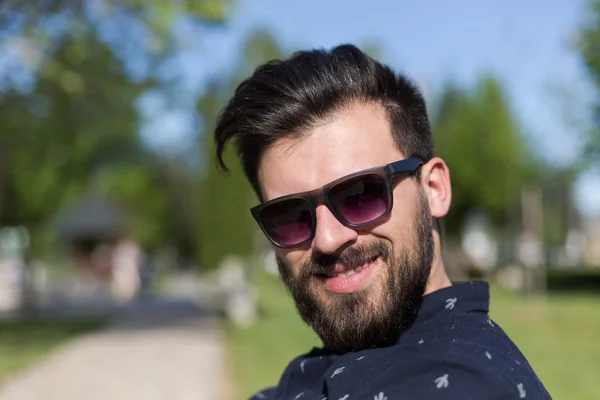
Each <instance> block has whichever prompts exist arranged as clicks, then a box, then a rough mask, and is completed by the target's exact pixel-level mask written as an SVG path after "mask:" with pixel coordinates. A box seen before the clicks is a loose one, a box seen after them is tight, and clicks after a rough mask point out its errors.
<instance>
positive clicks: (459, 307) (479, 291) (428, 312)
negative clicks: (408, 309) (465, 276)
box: [415, 281, 490, 323]
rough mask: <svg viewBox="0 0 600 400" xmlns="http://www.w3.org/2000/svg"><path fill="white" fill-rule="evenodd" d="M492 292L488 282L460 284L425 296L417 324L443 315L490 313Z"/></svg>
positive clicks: (454, 284) (416, 320)
mask: <svg viewBox="0 0 600 400" xmlns="http://www.w3.org/2000/svg"><path fill="white" fill-rule="evenodd" d="M489 304H490V290H489V285H488V284H487V283H486V282H475V281H471V282H459V283H453V284H452V285H451V286H448V287H446V288H442V289H439V290H436V291H435V292H432V293H429V294H427V295H425V296H423V303H422V304H421V308H420V309H419V312H418V313H417V317H416V319H415V323H419V322H424V321H427V320H430V319H432V318H435V317H437V316H439V315H440V314H443V313H451V314H457V313H460V314H462V313H471V312H484V313H486V314H487V313H488V312H489Z"/></svg>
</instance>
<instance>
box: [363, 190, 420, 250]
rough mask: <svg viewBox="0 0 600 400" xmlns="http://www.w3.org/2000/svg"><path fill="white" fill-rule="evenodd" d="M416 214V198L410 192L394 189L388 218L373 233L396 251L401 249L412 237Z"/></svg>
mask: <svg viewBox="0 0 600 400" xmlns="http://www.w3.org/2000/svg"><path fill="white" fill-rule="evenodd" d="M416 212H417V196H415V195H414V194H413V193H412V191H410V192H409V191H400V190H398V188H396V190H394V206H393V208H392V211H391V213H390V216H389V218H388V219H387V220H386V221H385V222H384V223H383V224H381V225H379V226H377V227H376V228H375V229H373V233H374V234H376V235H377V236H381V237H384V238H386V239H388V240H390V241H391V242H392V245H393V246H394V248H395V249H396V251H397V250H398V249H402V248H403V246H405V245H406V244H407V243H408V242H409V240H410V237H411V236H412V235H413V231H414V229H415V226H414V220H415V215H416Z"/></svg>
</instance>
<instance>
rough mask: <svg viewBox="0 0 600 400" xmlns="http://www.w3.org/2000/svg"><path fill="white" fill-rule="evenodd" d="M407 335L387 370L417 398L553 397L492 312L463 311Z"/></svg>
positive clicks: (391, 379) (400, 386) (395, 384)
mask: <svg viewBox="0 0 600 400" xmlns="http://www.w3.org/2000/svg"><path fill="white" fill-rule="evenodd" d="M407 339H408V340H410V343H408V342H405V343H404V346H402V347H403V349H402V351H401V352H399V354H398V359H397V360H395V361H393V362H390V364H388V368H389V372H390V373H389V374H386V375H387V378H388V380H389V381H388V384H390V385H391V386H393V387H396V390H400V389H401V391H402V392H403V393H412V395H413V397H414V398H415V399H421V398H436V399H437V398H439V399H455V398H457V399H458V398H477V399H479V398H481V399H513V398H514V399H522V398H528V399H531V398H533V399H550V395H549V394H548V392H547V391H546V389H545V388H544V386H543V384H542V383H541V382H540V380H539V379H538V377H537V375H536V374H535V372H534V370H533V368H532V367H531V366H530V364H529V363H528V361H527V360H526V358H525V357H524V356H523V354H522V353H521V352H520V351H519V349H518V348H517V346H516V345H515V344H514V343H513V342H512V341H511V340H510V339H509V338H508V336H507V335H506V334H505V333H504V331H502V329H501V328H500V327H499V326H498V325H497V324H496V323H495V322H494V321H492V320H490V319H488V318H487V317H485V318H482V317H480V316H457V317H456V318H453V319H449V320H448V326H444V327H443V328H441V329H440V327H437V328H436V329H435V330H432V331H429V332H423V335H421V336H420V337H416V336H411V337H410V338H407ZM424 393H427V394H428V395H425V396H423V394H424ZM429 396H431V397H429ZM461 396H462V397H461ZM465 396H467V397H465ZM407 397H409V398H411V397H410V396H407Z"/></svg>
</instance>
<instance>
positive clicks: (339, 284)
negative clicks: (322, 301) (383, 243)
mask: <svg viewBox="0 0 600 400" xmlns="http://www.w3.org/2000/svg"><path fill="white" fill-rule="evenodd" d="M378 264H379V258H377V259H376V260H375V261H373V262H372V263H370V264H369V265H368V266H367V267H366V268H363V269H361V270H360V271H358V272H355V273H353V274H352V275H350V276H339V277H337V276H336V277H332V278H320V279H322V280H323V281H324V282H325V288H326V289H327V290H329V291H330V292H333V293H352V292H356V291H359V290H361V289H363V288H365V287H366V286H367V285H368V284H369V283H370V281H371V278H372V276H373V274H374V273H375V269H376V266H377V265H378Z"/></svg>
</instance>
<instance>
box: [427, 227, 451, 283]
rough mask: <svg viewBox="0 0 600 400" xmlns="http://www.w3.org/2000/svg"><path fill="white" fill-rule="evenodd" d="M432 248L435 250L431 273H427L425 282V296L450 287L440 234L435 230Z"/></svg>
mask: <svg viewBox="0 0 600 400" xmlns="http://www.w3.org/2000/svg"><path fill="white" fill-rule="evenodd" d="M433 246H434V249H435V250H434V255H433V262H432V264H431V272H430V273H429V280H428V281H427V288H426V289H425V294H429V293H432V292H435V291H436V290H439V289H442V288H445V287H448V286H452V282H450V278H448V274H446V268H445V267H444V260H443V258H442V246H441V241H440V234H439V233H438V231H437V230H436V229H434V230H433Z"/></svg>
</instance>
